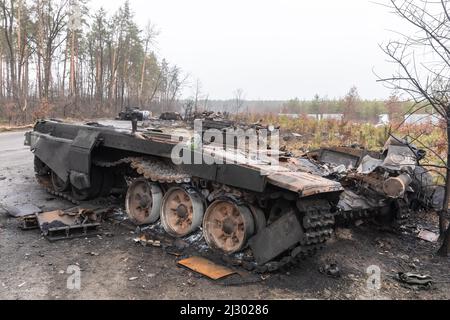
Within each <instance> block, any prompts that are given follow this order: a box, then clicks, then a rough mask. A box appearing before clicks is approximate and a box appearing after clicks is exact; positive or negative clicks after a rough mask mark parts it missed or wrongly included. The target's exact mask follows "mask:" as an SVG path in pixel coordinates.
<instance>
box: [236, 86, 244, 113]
mask: <svg viewBox="0 0 450 320" xmlns="http://www.w3.org/2000/svg"><path fill="white" fill-rule="evenodd" d="M244 99H245V96H244V90H242V89H241V88H239V89H236V90H235V91H234V92H233V106H234V112H235V113H236V114H238V113H240V112H241V109H242V106H243V105H244Z"/></svg>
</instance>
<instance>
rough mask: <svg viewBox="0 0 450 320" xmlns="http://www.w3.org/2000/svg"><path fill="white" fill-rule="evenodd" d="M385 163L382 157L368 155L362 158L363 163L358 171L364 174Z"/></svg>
mask: <svg viewBox="0 0 450 320" xmlns="http://www.w3.org/2000/svg"><path fill="white" fill-rule="evenodd" d="M382 163H383V161H382V160H380V159H375V158H372V157H371V156H369V155H367V156H365V157H364V158H362V160H361V163H360V164H359V166H358V169H357V172H358V173H362V174H367V173H371V172H372V171H373V170H375V169H376V168H377V167H379V166H380V165H381V164H382Z"/></svg>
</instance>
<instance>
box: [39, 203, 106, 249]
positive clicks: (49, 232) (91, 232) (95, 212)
mask: <svg viewBox="0 0 450 320" xmlns="http://www.w3.org/2000/svg"><path fill="white" fill-rule="evenodd" d="M107 211H108V210H107V209H103V208H81V207H75V208H71V209H68V210H55V211H49V212H43V213H40V214H37V215H36V217H37V222H38V224H39V228H40V229H41V231H42V234H43V235H44V236H45V237H46V238H47V239H48V240H50V241H56V240H62V239H70V238H77V237H87V236H95V235H97V234H98V233H99V231H98V227H99V226H100V222H99V221H100V220H101V217H100V215H101V214H103V213H105V212H107Z"/></svg>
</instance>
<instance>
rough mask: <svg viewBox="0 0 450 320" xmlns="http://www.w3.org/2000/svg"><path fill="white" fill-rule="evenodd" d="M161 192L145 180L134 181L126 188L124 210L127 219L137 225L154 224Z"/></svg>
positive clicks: (157, 215)
mask: <svg viewBox="0 0 450 320" xmlns="http://www.w3.org/2000/svg"><path fill="white" fill-rule="evenodd" d="M162 197H163V192H162V190H161V188H160V187H159V186H158V185H157V184H155V183H151V182H149V181H147V180H145V179H136V180H134V181H133V182H132V183H131V185H130V186H129V187H128V191H127V194H126V197H125V209H126V212H127V214H128V217H129V218H130V219H131V221H133V223H135V224H137V225H141V224H146V223H154V222H156V220H158V219H159V214H160V211H161V202H162Z"/></svg>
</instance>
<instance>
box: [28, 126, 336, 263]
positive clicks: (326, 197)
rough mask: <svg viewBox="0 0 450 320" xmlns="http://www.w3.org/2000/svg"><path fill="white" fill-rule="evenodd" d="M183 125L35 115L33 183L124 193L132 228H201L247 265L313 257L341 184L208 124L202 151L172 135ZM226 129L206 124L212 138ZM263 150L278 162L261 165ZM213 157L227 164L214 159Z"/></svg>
mask: <svg viewBox="0 0 450 320" xmlns="http://www.w3.org/2000/svg"><path fill="white" fill-rule="evenodd" d="M159 121H160V120H159ZM183 126H184V127H186V124H174V123H173V121H172V122H168V123H167V124H161V121H160V123H159V127H158V128H156V127H151V128H139V129H137V130H136V128H137V126H136V124H134V125H133V126H132V127H133V129H123V128H122V129H121V128H117V127H114V126H106V125H102V124H99V123H88V124H74V123H65V122H61V121H57V120H40V121H38V122H37V123H36V124H35V126H34V128H33V130H32V131H30V132H27V133H26V135H25V137H26V139H25V144H26V145H28V146H30V149H31V151H32V152H33V153H34V156H35V160H34V169H35V173H36V178H37V181H38V182H39V183H40V184H41V185H42V186H44V187H45V188H46V189H47V191H48V192H50V193H52V194H54V195H57V196H60V197H63V198H65V199H68V200H70V201H73V202H74V203H77V202H79V201H85V200H88V199H95V198H99V197H106V196H108V195H110V194H112V193H115V194H123V199H124V204H123V205H124V207H125V210H126V213H127V215H128V217H129V219H130V220H131V221H132V222H133V223H135V224H136V225H151V224H156V223H159V221H160V223H161V225H162V227H163V228H164V230H165V231H166V232H167V234H169V235H170V236H172V237H186V236H188V235H189V234H191V233H193V232H195V231H198V229H201V230H202V231H201V232H202V234H203V237H204V239H205V241H206V243H207V245H208V246H209V247H210V248H211V249H212V250H214V251H216V252H219V253H220V254H223V255H225V256H228V257H230V256H231V257H233V256H236V255H240V256H241V257H242V256H243V257H244V258H243V259H242V261H243V266H244V267H246V268H248V269H251V270H256V271H259V272H266V271H273V270H276V269H278V268H280V267H281V266H284V265H286V264H289V263H292V262H295V261H296V260H298V259H299V258H303V257H307V256H310V255H312V254H314V253H315V252H317V250H319V249H320V248H321V247H323V245H324V244H325V242H326V241H327V240H328V239H329V238H330V237H331V236H332V233H333V228H334V224H335V214H336V210H337V204H338V202H339V196H340V194H341V192H342V191H343V188H342V186H341V184H340V183H339V182H337V181H333V180H330V179H327V178H323V177H321V176H319V175H314V174H311V173H308V172H302V171H299V170H297V169H291V168H289V166H287V165H285V163H284V162H285V159H283V157H282V156H280V155H279V154H278V149H276V150H275V149H272V150H270V149H269V150H268V153H267V154H266V155H264V154H263V155H260V154H259V153H258V154H254V153H252V152H249V153H243V152H241V150H240V149H239V148H234V149H232V150H234V151H233V152H231V151H229V146H230V145H233V146H234V147H236V140H235V139H232V140H231V141H232V142H231V143H228V142H229V141H228V140H226V141H222V142H219V140H220V139H218V140H214V139H213V138H211V135H210V136H208V138H205V135H207V133H205V132H206V130H203V131H202V132H201V138H200V140H201V141H203V142H204V143H202V144H201V145H200V147H199V146H198V142H199V141H198V139H197V140H196V138H198V137H197V136H195V134H194V133H193V130H192V129H191V128H188V129H187V130H185V131H184V133H183V134H177V135H175V137H176V138H175V139H174V132H173V131H174V130H175V129H174V128H175V127H183ZM230 126H231V124H230V123H229V122H214V121H211V122H210V123H209V128H211V127H212V128H213V130H215V131H214V133H215V134H216V135H215V138H217V134H220V135H223V134H225V133H224V132H225V129H226V128H229V127H230ZM212 136H214V134H213V135H212ZM186 137H187V139H186V140H183V139H184V138H186ZM247 140H248V138H247ZM247 140H246V141H247ZM180 141H183V142H182V143H181V142H180ZM258 141H259V140H258ZM196 143H197V145H196ZM180 145H181V146H182V148H181V150H182V151H181V152H179V150H178V149H176V148H179V147H180ZM174 154H178V155H183V156H186V155H187V154H188V155H189V158H190V159H191V160H192V159H194V160H195V159H196V158H195V157H197V156H200V157H201V158H202V162H201V163H196V162H195V161H193V163H189V161H184V162H179V161H178V160H179V159H178V160H177V161H174ZM269 154H270V156H271V157H275V158H276V159H277V160H280V162H279V163H277V164H276V165H273V164H272V163H270V162H268V160H267V156H268V155H269ZM218 156H220V157H221V159H224V160H225V161H223V163H221V162H220V161H219V162H218V161H215V160H216V159H217V158H218ZM230 159H232V161H230Z"/></svg>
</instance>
